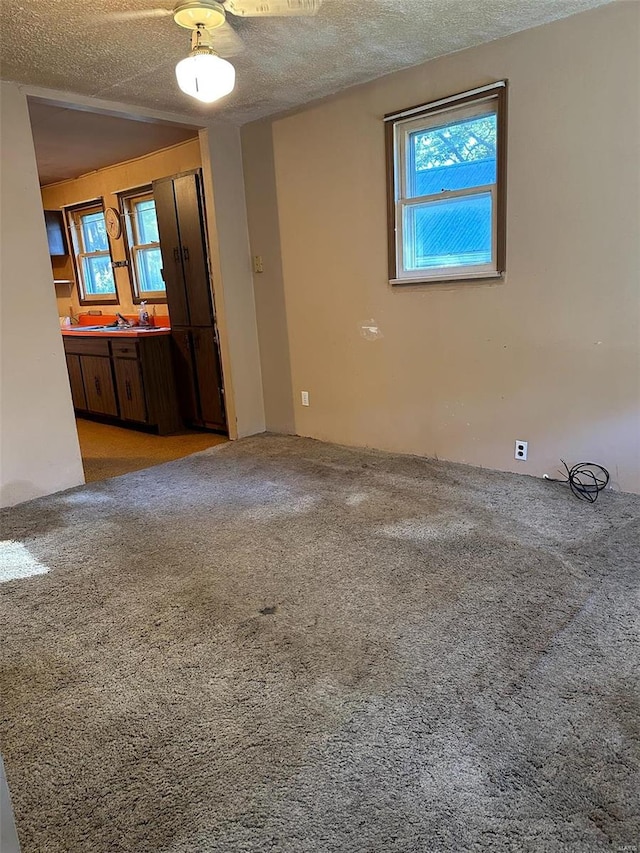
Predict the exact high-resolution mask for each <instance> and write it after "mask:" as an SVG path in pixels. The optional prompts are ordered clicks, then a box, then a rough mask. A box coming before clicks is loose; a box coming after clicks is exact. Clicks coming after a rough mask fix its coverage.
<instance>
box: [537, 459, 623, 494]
mask: <svg viewBox="0 0 640 853" xmlns="http://www.w3.org/2000/svg"><path fill="white" fill-rule="evenodd" d="M560 461H561V462H562V464H563V465H564V467H565V469H566V471H567V479H566V480H554V479H553V478H552V477H547V478H546V479H548V480H551V481H552V482H554V483H568V484H569V488H570V489H571V491H572V492H573V494H574V495H575V496H576V497H577V498H579V499H580V500H581V501H588V502H589V503H590V504H593V503H595V502H596V501H597V500H598V495H599V494H600V492H601V491H602V490H603V489H605V488H606V487H607V483H608V482H609V472H608V471H607V469H606V468H603V467H602V465H597V464H596V463H595V462H578V464H577V465H574V466H573V467H572V468H569V466H568V465H567V463H566V462H565V461H564V459H561V460H560Z"/></svg>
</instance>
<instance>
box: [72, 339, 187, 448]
mask: <svg viewBox="0 0 640 853" xmlns="http://www.w3.org/2000/svg"><path fill="white" fill-rule="evenodd" d="M170 345H171V339H170V337H169V336H168V335H167V336H150V337H147V338H130V337H128V338H123V337H118V333H117V332H115V333H114V334H113V335H107V334H106V333H104V332H99V333H98V334H97V335H96V336H82V337H79V336H78V337H75V338H74V337H73V333H72V334H69V335H66V336H64V348H65V353H66V358H67V368H68V371H69V382H70V385H71V395H72V397H73V405H74V407H75V409H76V411H77V412H78V414H81V415H82V414H90V415H98V416H105V417H109V418H110V419H111V420H113V419H117V420H119V421H122V422H126V423H127V424H129V425H131V426H135V425H140V426H141V427H143V426H144V427H150V428H153V429H154V430H155V431H157V432H159V433H160V434H164V433H170V432H176V431H178V430H179V429H181V428H182V426H183V422H182V419H181V417H180V412H179V409H178V402H177V397H176V388H175V380H174V374H173V364H172V359H171V347H170Z"/></svg>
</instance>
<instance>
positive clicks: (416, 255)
mask: <svg viewBox="0 0 640 853" xmlns="http://www.w3.org/2000/svg"><path fill="white" fill-rule="evenodd" d="M491 206H492V200H491V193H480V194H478V195H468V196H462V197H459V198H452V199H443V200H442V201H440V200H438V201H430V202H426V203H424V204H414V205H407V206H406V207H405V208H404V221H403V234H404V247H403V251H404V268H405V269H406V270H424V269H431V268H433V267H458V266H475V265H476V264H489V263H491V218H492V217H491Z"/></svg>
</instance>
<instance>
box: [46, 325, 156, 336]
mask: <svg viewBox="0 0 640 853" xmlns="http://www.w3.org/2000/svg"><path fill="white" fill-rule="evenodd" d="M61 332H62V335H63V337H65V338H157V337H161V336H163V335H165V336H166V335H170V334H171V329H170V328H169V327H167V326H161V327H159V328H156V327H154V326H148V327H145V328H142V327H139V326H132V327H131V328H128V329H116V328H113V329H109V328H106V329H105V328H101V329H92V328H91V327H90V326H62V327H61Z"/></svg>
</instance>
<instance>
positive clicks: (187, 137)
mask: <svg viewBox="0 0 640 853" xmlns="http://www.w3.org/2000/svg"><path fill="white" fill-rule="evenodd" d="M29 110H30V117H31V124H32V132H33V138H34V144H35V150H36V160H37V163H38V171H39V176H40V183H41V191H42V197H43V207H44V208H45V209H53V210H58V211H60V210H62V209H66V208H69V207H73V206H74V205H80V206H82V205H85V206H86V205H87V201H88V200H90V201H91V202H93V201H98V202H99V206H100V209H101V211H105V212H106V211H107V210H108V211H109V212H110V213H115V214H116V215H117V216H119V218H120V221H121V225H122V227H121V229H119V230H118V229H115V231H112V230H110V229H107V228H106V227H105V229H104V232H105V233H103V234H102V233H101V236H100V239H102V241H103V242H104V246H102V245H101V246H96V253H95V254H96V258H95V260H94V259H92V258H90V257H89V255H90V254H91V252H90V248H91V247H89V246H88V245H84V244H81V245H80V246H79V247H78V246H76V245H74V239H75V240H76V242H78V240H77V233H79V229H80V226H79V225H78V222H79V223H80V224H82V221H83V220H82V216H81V214H82V212H83V211H82V210H81V211H80V213H79V214H78V215H77V216H76V217H75V220H74V223H73V227H74V228H75V232H72V231H71V230H70V227H69V222H68V221H67V220H66V219H65V220H64V222H65V226H64V227H65V239H66V244H67V246H66V252H62V253H60V252H59V250H58V254H57V255H54V254H53V252H52V272H53V279H54V282H55V284H54V286H55V289H56V298H57V303H58V314H59V318H60V323H61V325H63V324H65V323H67V322H68V323H70V324H73V326H74V327H75V328H77V327H79V326H80V325H81V324H86V323H87V322H88V321H91V322H92V323H96V324H109V323H111V322H112V321H113V320H114V318H115V317H116V316H117V315H121V316H122V317H124V318H125V319H127V320H129V321H131V322H136V317H137V316H139V314H140V303H141V302H142V301H143V299H144V297H145V293H144V292H141V287H142V282H143V277H142V273H143V272H144V273H145V275H146V274H147V273H149V278H150V280H151V279H153V276H151V274H150V273H152V272H153V267H152V265H151V263H150V262H149V263H146V262H147V261H149V259H151V260H153V259H154V252H155V253H156V254H159V252H158V249H157V244H155V245H154V244H153V239H154V238H153V237H150V238H149V240H151V243H149V245H148V246H147V245H146V243H148V242H149V240H146V238H145V237H144V235H143V229H142V227H141V226H140V223H138V221H137V219H135V214H136V212H137V208H136V205H135V204H134V202H135V201H140V200H141V199H142V201H141V203H140V205H138V207H140V211H141V212H140V217H143V216H144V217H145V219H144V221H143V224H144V225H145V226H146V225H147V224H148V217H149V202H148V199H147V198H146V196H145V195H144V194H143V193H142V189H144V190H145V191H146V192H148V194H149V195H150V197H153V185H154V182H156V181H158V180H159V179H163V178H167V177H168V176H172V175H176V174H177V173H181V172H183V171H184V170H185V168H186V169H191V170H193V171H194V172H196V171H197V170H198V169H199V168H200V166H201V160H200V143H199V139H198V129H199V128H197V127H193V126H188V125H172V124H171V123H165V122H150V121H136V120H134V119H131V118H122V117H114V116H113V115H103V114H101V113H94V112H88V111H86V110H79V109H72V108H69V107H66V106H62V105H58V104H52V103H49V102H44V101H41V100H40V99H37V98H36V99H29ZM132 200H133V201H132ZM203 215H204V212H203ZM92 217H93V219H95V211H93V209H91V210H89V209H87V216H86V217H85V218H86V219H87V228H89V227H93V226H95V222H93V220H92ZM98 218H100V217H98ZM105 225H106V221H105ZM151 230H152V229H151ZM94 236H95V235H94ZM155 239H156V240H157V237H156V238H155ZM145 240H146V242H145ZM100 251H102V253H103V254H107V253H108V257H109V259H110V267H111V270H109V275H110V277H111V282H112V284H111V292H110V293H108V294H107V295H106V296H104V297H103V296H102V295H101V294H100V292H88V291H89V290H90V288H86V287H84V283H83V286H82V287H80V286H79V285H80V281H81V277H82V275H83V271H82V269H80V265H79V263H78V258H79V257H80V256H82V257H81V259H80V260H81V263H85V265H87V268H89V264H93V267H95V268H96V269H98V267H99V261H100V257H99V254H98V253H99V252H100ZM205 251H206V249H205ZM191 257H193V253H192V256H191ZM138 262H139V264H140V267H141V270H138V269H137V264H138ZM145 263H146V266H144V264H145ZM164 265H165V266H167V263H166V260H165V264H164ZM158 266H161V264H159V265H158ZM203 266H204V273H203V281H204V282H205V286H206V288H207V290H210V280H209V276H208V271H207V260H206V258H205V262H204V265H203ZM138 272H140V275H138ZM95 278H96V282H95V283H94V282H93V281H91V282H90V284H91V285H92V286H93V285H94V284H95V286H94V290H98V285H99V286H103V282H101V281H97V276H96V277H95ZM156 278H157V276H156ZM144 301H145V302H147V306H146V307H147V310H148V312H149V314H150V320H151V324H152V325H153V323H154V321H155V320H156V319H157V320H158V323H157V324H156V325H161V326H164V325H168V324H169V323H171V318H170V309H169V307H168V306H167V302H168V301H169V300H167V298H166V296H165V297H164V298H163V295H162V294H159V293H158V292H157V281H156V282H155V289H154V292H153V294H152V298H151V299H148V300H144ZM213 322H214V320H213V315H212V323H213ZM172 334H173V333H172ZM190 334H191V336H192V337H193V339H194V341H195V342H196V343H197V342H198V340H199V338H197V335H196V333H194V332H190ZM198 334H200V332H198ZM174 337H175V340H172V348H173V351H174V352H175V354H176V360H175V364H176V366H182V361H183V360H184V359H182V358H181V352H180V347H179V343H180V341H181V338H178V335H177V332H176V334H175V335H174ZM196 338H197V340H196ZM85 340H89V339H85ZM102 343H104V344H105V345H107V346H110V345H108V344H107V342H106V341H103V342H102ZM216 344H217V340H216ZM140 345H142V341H141V342H140ZM136 346H138V345H137V344H136ZM193 349H194V351H195V349H196V347H195V346H194V347H193ZM138 352H142V350H141V349H139V350H138ZM123 354H124V352H123V353H119V352H117V353H116V352H115V351H114V352H111V350H110V351H109V353H105V354H104V355H105V356H108V357H105V358H102V357H100V356H101V355H102V354H101V353H99V354H98V355H97V357H100V362H101V363H102V362H104V363H105V365H107V366H108V364H109V359H110V361H111V366H110V368H109V369H110V371H111V373H112V380H113V391H114V394H113V396H114V400H115V402H114V405H116V406H117V407H118V406H119V404H118V399H119V381H120V379H121V378H122V377H121V376H120V374H122V376H124V379H122V383H123V387H126V388H132V387H133V383H132V381H131V376H130V375H129V374H130V373H131V370H132V369H133V370H134V372H135V370H137V369H138V368H137V363H136V362H135V361H134V360H133V359H131V358H130V357H129V358H130V360H129V361H127V360H126V358H125V359H121V358H116V356H119V355H123ZM97 357H96V355H95V354H93V356H91V357H89V355H87V357H86V359H85V360H86V361H87V364H88V365H89V362H91V364H92V365H93V366H94V367H95V364H94V362H96V359H97ZM67 360H69V357H68V356H67ZM194 360H195V359H194ZM82 361H83V356H82V354H81V355H80V356H74V366H75V367H76V368H78V367H79V375H80V377H81V378H82ZM200 361H202V359H200ZM75 362H78V364H75ZM122 367H126V368H129V370H128V371H124V372H123V370H118V369H117V368H122ZM143 367H144V365H143V364H142V362H141V365H140V368H139V372H140V378H141V383H142V386H144V381H145V376H146V374H145V372H144V370H143ZM203 372H204V371H203V370H202V369H200V371H199V373H198V374H197V378H198V381H200V373H203ZM75 373H78V370H76V371H75ZM125 373H126V376H125ZM137 377H138V373H136V378H137ZM71 379H74V377H73V376H72V377H71ZM77 379H78V377H77V376H75V380H76V382H75V385H76V386H77ZM100 381H101V380H100ZM221 381H222V380H221V375H220V383H219V384H220V388H221ZM179 384H180V383H179ZM71 385H72V389H73V388H74V382H73V381H72V382H71ZM102 386H103V387H104V386H105V383H104V382H102ZM196 387H197V399H198V400H199V399H200V398H201V397H202V396H203V393H204V392H203V389H201V388H200V387H199V385H197V386H196ZM179 390H181V391H182V388H179ZM204 390H205V391H206V390H207V388H206V387H205V389H204ZM216 390H218V389H216ZM218 396H219V397H220V399H221V400H222V408H221V412H220V414H221V417H218V418H217V422H216V423H215V424H213V428H214V429H215V430H216V431H214V432H205V431H196V430H194V429H190V428H188V427H186V428H184V429H181V430H179V431H177V432H176V431H175V430H171V434H169V435H158V434H153V433H150V432H149V431H143V430H144V427H143V428H142V429H141V430H136V429H134V428H130V427H131V423H129V424H127V423H125V422H124V421H126V420H127V418H128V419H129V421H131V413H129V412H125V411H124V409H123V410H122V411H120V408H121V407H120V408H119V411H118V414H119V415H120V417H121V418H122V422H121V423H118V422H117V421H116V420H115V419H112V420H111V421H110V422H99V421H97V420H94V419H93V417H94V416H93V415H92V414H91V409H92V407H91V406H90V405H89V404H88V403H87V404H86V406H85V405H82V404H81V405H80V407H78V405H77V404H76V406H75V408H76V414H80V415H81V416H80V417H77V418H76V429H77V434H78V442H79V446H80V450H81V456H82V461H83V468H84V471H85V478H86V480H87V482H92V481H95V480H99V479H105V478H107V477H110V476H119V475H121V474H125V473H128V472H130V471H135V470H140V469H142V468H145V467H150V466H152V465H157V464H161V463H163V462H167V461H170V460H172V459H177V458H180V457H182V456H186V455H189V454H190V453H193V452H198V451H200V450H204V449H206V448H208V447H211V446H215V445H216V444H219V443H220V442H222V441H225V440H227V438H226V435H224V434H221V432H223V431H224V423H225V418H224V398H223V397H222V396H221V395H220V394H218ZM124 399H125V398H124V397H123V398H122V401H121V402H122V404H123V405H125V408H126V404H125V403H124ZM136 399H137V398H136ZM74 403H77V401H76V395H75V394H74ZM147 403H149V401H147ZM85 408H86V409H89V410H90V411H89V412H88V413H86V414H88V415H89V417H88V418H85V417H82V415H83V414H85V412H83V409H85ZM143 408H144V406H143ZM99 411H100V409H98V412H99ZM108 414H114V413H108ZM147 414H150V413H149V409H148V408H147ZM133 420H134V421H135V420H143V418H141V417H139V416H136V417H134V418H133ZM147 420H148V421H149V423H153V420H151V419H149V418H147ZM185 420H186V421H187V423H189V424H191V423H193V419H191V418H189V417H187V418H185ZM201 420H202V423H200V422H198V421H196V426H198V427H200V426H203V427H205V428H206V427H211V426H212V424H210V423H208V422H207V421H211V420H212V418H211V417H209V418H201ZM161 431H162V430H158V432H161Z"/></svg>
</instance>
